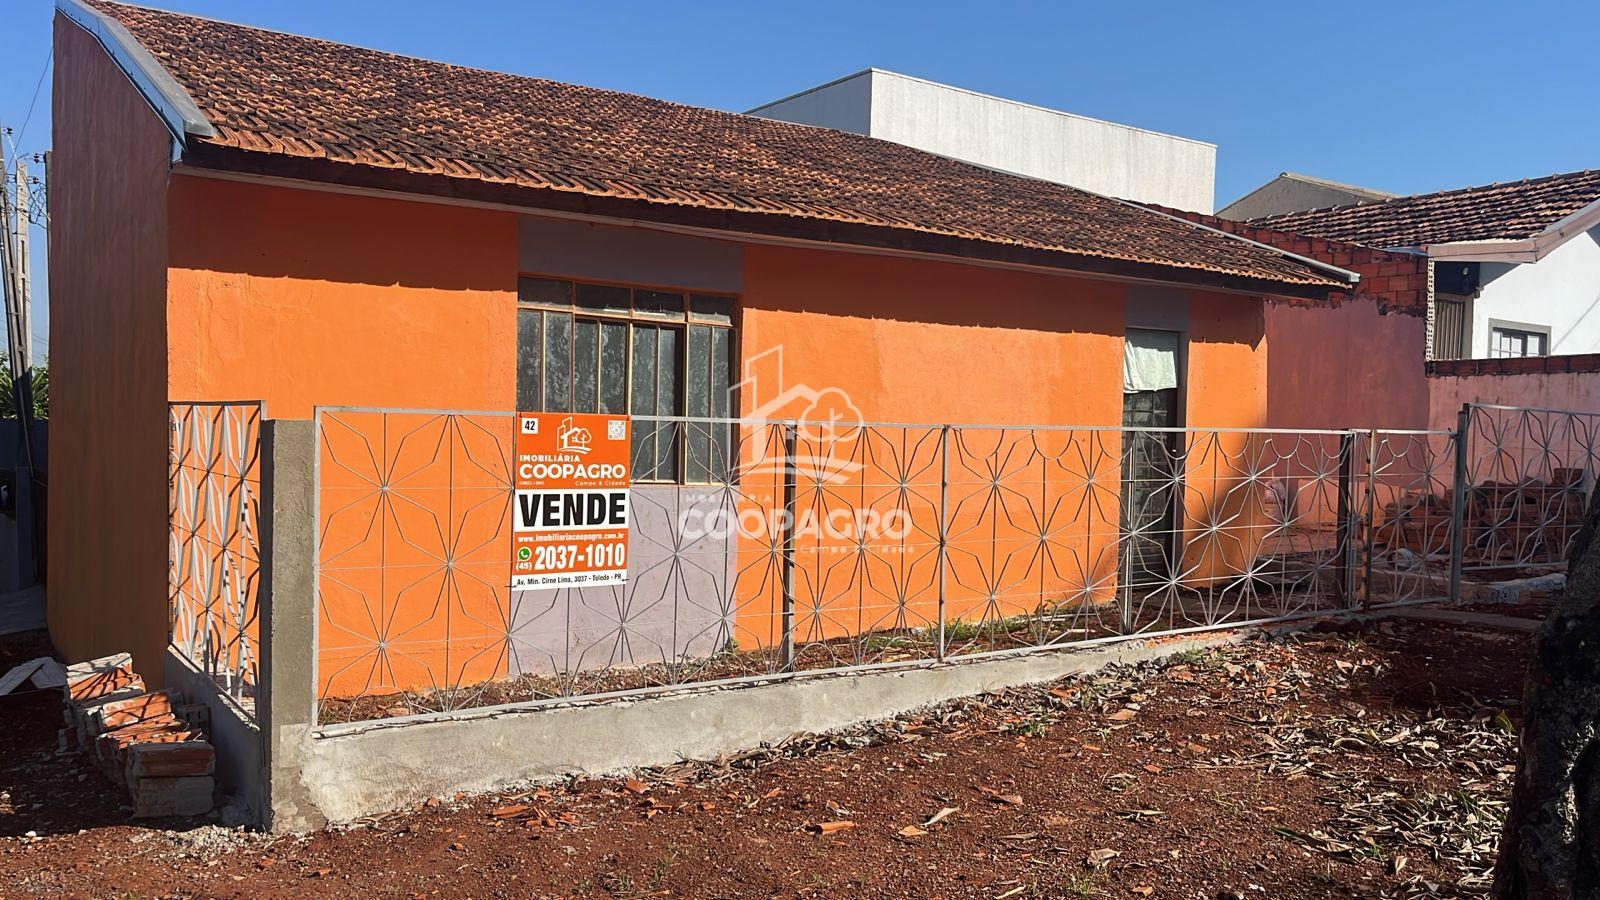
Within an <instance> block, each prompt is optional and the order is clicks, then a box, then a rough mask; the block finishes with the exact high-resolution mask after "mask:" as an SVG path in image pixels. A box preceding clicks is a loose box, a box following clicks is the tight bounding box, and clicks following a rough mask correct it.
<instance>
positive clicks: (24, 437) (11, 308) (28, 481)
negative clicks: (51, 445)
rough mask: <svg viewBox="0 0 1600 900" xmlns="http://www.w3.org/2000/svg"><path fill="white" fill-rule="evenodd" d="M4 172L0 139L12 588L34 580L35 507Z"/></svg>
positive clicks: (15, 226) (28, 393)
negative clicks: (13, 417) (12, 437)
mask: <svg viewBox="0 0 1600 900" xmlns="http://www.w3.org/2000/svg"><path fill="white" fill-rule="evenodd" d="M4 133H5V132H4V129H0V135H3V134H4ZM8 171H9V170H8V169H7V167H6V164H5V149H4V146H3V141H0V232H4V235H3V237H4V240H0V268H3V269H4V272H3V273H0V274H3V277H0V282H4V284H5V305H6V336H7V338H8V344H9V346H10V351H11V352H10V354H9V356H10V359H8V360H7V363H8V365H9V367H10V369H11V396H12V403H13V404H14V406H15V408H16V411H17V443H18V444H19V445H20V446H19V448H18V449H19V451H20V452H18V453H17V462H16V465H15V466H14V467H13V469H12V483H11V489H12V498H13V504H14V505H13V508H12V514H13V515H14V516H15V517H16V523H17V569H18V571H17V575H18V581H19V582H20V583H19V584H17V585H15V587H18V588H21V587H27V586H29V585H32V584H34V583H35V582H36V580H37V572H36V569H37V564H38V559H39V557H38V545H37V543H36V534H35V532H36V526H37V523H36V522H35V521H34V509H33V472H34V461H33V373H32V372H31V371H30V370H29V369H28V367H27V350H28V335H27V332H26V331H23V330H22V328H23V325H22V303H23V296H24V294H25V293H26V292H27V285H26V282H25V281H23V275H22V272H23V269H22V266H21V265H20V264H19V263H18V255H19V253H22V252H26V250H27V240H28V239H27V235H28V225H29V223H28V220H27V218H26V214H25V213H24V214H23V215H22V216H17V215H16V214H15V212H16V211H15V210H13V208H12V203H11V191H10V190H9V189H8V188H7V186H6V185H5V183H4V182H5V175H6V173H7V172H8ZM16 171H17V173H18V174H19V175H20V176H21V177H19V178H18V180H17V182H16V188H17V194H18V198H19V201H18V202H19V208H25V205H26V203H27V194H28V185H27V181H26V178H27V167H26V166H25V165H23V164H22V161H21V160H18V161H17V169H16ZM19 245H20V246H19ZM6 587H8V588H9V587H12V586H10V585H7V586H6Z"/></svg>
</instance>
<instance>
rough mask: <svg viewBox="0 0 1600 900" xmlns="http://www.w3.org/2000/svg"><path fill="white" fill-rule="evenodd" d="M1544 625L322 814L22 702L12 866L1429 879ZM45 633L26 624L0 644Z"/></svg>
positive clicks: (1452, 838) (1222, 893) (1507, 771)
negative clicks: (231, 797)
mask: <svg viewBox="0 0 1600 900" xmlns="http://www.w3.org/2000/svg"><path fill="white" fill-rule="evenodd" d="M1526 641H1527V637H1526V635H1523V634H1513V633H1509V632H1499V631H1491V630H1480V629H1451V628H1448V627H1445V626H1440V625H1436V624H1432V623H1429V624H1421V623H1403V622H1398V621H1396V622H1390V623H1384V624H1379V625H1369V626H1367V627H1366V628H1365V629H1364V630H1358V631H1347V632H1320V633H1307V634H1301V635H1298V636H1293V637H1289V638H1284V639H1277V640H1272V641H1252V642H1249V643H1246V644H1244V645H1241V646H1238V647H1233V648H1229V649H1226V650H1221V651H1208V652H1203V653H1188V654H1185V655H1183V656H1182V657H1181V658H1179V659H1177V660H1175V661H1173V662H1171V663H1169V664H1168V665H1166V666H1164V667H1156V666H1140V667H1130V668H1122V669H1118V670H1113V671H1110V672H1106V673H1103V674H1102V675H1100V676H1097V677H1095V678H1091V679H1087V680H1068V681H1063V682H1058V683H1056V684H1053V685H1048V686H1041V687H1038V688H1029V689H1021V690H1014V691H1008V692H1005V693H1002V694H999V695H993V696H989V697H985V698H980V699H975V700H968V701H961V702H958V703H955V704H951V705H948V706H945V707H942V708H940V709H937V710H933V711H930V712H926V713H924V714H920V715H915V716H909V717H904V718H902V719H900V720H897V721H895V722H891V723H882V724H879V725H875V726H872V727H868V728H862V729H859V730H856V731H853V732H849V733H845V734H838V735H828V736H796V737H795V738H792V739H790V740H789V741H786V742H784V743H783V744H782V745H780V746H777V747H770V748H764V749H763V750H760V751H756V752H752V753H747V754H742V755H740V756H737V757H733V758H726V759H721V760H712V761H707V762H685V763H683V764H679V765H676V766H672V767H668V768H665V769H661V770H657V771H653V772H644V773H638V776H637V778H636V779H628V780H615V779H574V780H572V781H571V782H569V783H567V784H564V785H553V786H549V787H546V788H542V789H539V790H536V791H532V792H526V793H521V794H509V795H498V796H493V797H468V798H456V799H454V800H445V801H443V802H434V803H431V804H424V805H423V806H421V807H419V808H417V809H415V810H408V811H405V812H402V813H397V814H393V815H389V816H385V817H381V818H378V819H375V820H373V821H369V822H364V823H360V824H358V825H356V826H353V827H349V828H345V829H340V830H330V831H324V832H321V833H317V834H313V835H309V836H306V837H301V838H283V839H278V840H267V839H265V838H263V837H261V836H257V835H250V834H246V833H242V832H239V831H236V830H229V829H225V828H223V827H221V826H219V825H216V824H207V823H196V822H168V823H155V824H132V823H130V822H129V821H128V820H127V819H126V810H125V809H123V808H120V807H119V804H118V802H117V799H116V796H115V794H114V793H113V791H112V790H111V789H110V787H109V786H108V785H107V784H106V783H105V782H104V781H103V780H101V776H100V775H99V774H98V772H97V771H96V770H94V769H92V768H91V767H89V766H88V765H87V764H85V763H83V762H82V761H81V760H79V759H78V758H77V757H76V756H70V755H69V756H57V755H56V754H55V752H54V750H55V725H56V720H57V717H58V716H59V712H58V708H57V706H56V705H55V704H54V702H52V701H50V700H48V699H42V698H41V699H35V700H32V701H20V702H13V703H12V704H11V705H10V706H8V707H5V708H3V709H0V714H3V715H4V717H5V721H6V727H5V728H4V729H0V835H3V836H4V837H3V840H0V895H4V896H36V895H47V896H100V897H107V896H118V897H121V896H141V897H142V896H160V897H166V896H175V897H244V896H252V897H253V896H278V897H281V896H291V895H293V896H297V897H307V898H309V897H347V896H363V895H379V896H401V897H434V896H439V897H453V896H480V897H569V896H570V897H704V898H734V897H830V898H831V897H941V898H955V897H982V898H994V900H998V898H1008V897H1015V898H1027V897H1072V896H1106V897H1202V898H1254V897H1262V898H1269V897H1271V898H1276V897H1304V898H1312V897H1317V898H1320V897H1382V896H1391V897H1411V896H1435V895H1437V896H1460V895H1470V894H1474V893H1478V892H1481V891H1482V889H1483V888H1484V887H1485V879H1484V875H1485V873H1486V872H1487V871H1488V868H1489V866H1490V865H1491V864H1492V860H1493V847H1494V843H1495V840H1496V833H1497V827H1498V823H1499V821H1500V818H1501V817H1502V815H1503V809H1504V800H1505V798H1506V797H1507V795H1508V790H1509V783H1510V776H1511V773H1512V763H1513V759H1514V749H1515V738H1514V737H1513V736H1512V735H1513V734H1514V731H1515V728H1516V727H1517V724H1518V722H1519V716H1518V709H1517V696H1518V694H1519V693H1520V683H1521V677H1522V669H1523V665H1524V663H1525V660H1526V649H1525V645H1526ZM46 646H47V645H46V644H45V643H44V641H43V638H42V636H40V635H38V634H34V635H27V636H14V637H12V638H5V639H0V666H5V665H9V664H11V663H12V662H14V661H17V660H20V659H25V658H28V657H29V656H32V655H37V652H38V651H39V650H40V649H42V648H44V647H46Z"/></svg>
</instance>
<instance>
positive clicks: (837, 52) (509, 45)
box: [0, 0, 1600, 346]
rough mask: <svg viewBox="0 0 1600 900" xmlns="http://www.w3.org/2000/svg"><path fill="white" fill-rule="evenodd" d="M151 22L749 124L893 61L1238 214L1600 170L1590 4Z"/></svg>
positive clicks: (32, 39)
mask: <svg viewBox="0 0 1600 900" xmlns="http://www.w3.org/2000/svg"><path fill="white" fill-rule="evenodd" d="M154 5H158V6H164V7H166V8H169V9H174V10H180V11H184V12H193V13H199V14H203V15H209V16H214V17H216V18H222V19H228V20H231V21H235V22H241V23H245V24H251V25H260V26H263V27H268V28H276V29H281V30H285V31H293V32H297V33H302V34H309V35H315V36H317V37H323V38H329V39H332V40H337V41H343V42H347V43H354V44H361V45H364V46H368V47H374V48H378V49H382V50H392V51H395V52H398V53H407V54H412V55H416V56H424V57H429V58H432V59H440V60H446V61H449V62H454V63H460V64H464V65H473V66H480V67H483V68H489V69H498V70H503V71H508V72H517V73H521V74H527V75H536V76H539V77H543V78H553V79H557V80H561V81H571V82H577V83H581V84H589V85H594V86H597V87H605V88H614V89H618V90H625V91H633V92H636V93H641V94H648V95H650V96H655V97H663V98H667V99H671V100H676V101H679V102H684V103H693V104H698V105H703V106H711V107H717V108H721V109H730V110H744V109H748V108H750V107H753V106H756V105H759V104H760V103H762V102H765V101H767V100H771V99H775V98H777V97H780V96H783V95H785V94H789V93H793V92H794V91H797V90H800V89H803V88H806V87H809V86H812V85H815V84H818V83H821V82H823V81H828V80H831V79H833V78H836V77H838V76H840V75H844V74H847V73H850V72H854V71H857V70H860V69H863V68H866V67H868V66H878V67H880V68H885V69H893V70H895V71H899V72H904V73H906V74H909V75H917V76H920V77H923V78H929V79H932V80H935V81H943V82H948V83H951V84H956V85H960V86H962V87H966V88H970V89H973V90H977V91H982V92H985V93H989V94H996V95H999V96H1003V97H1010V98H1014V99H1017V100H1023V101H1026V102H1029V103H1036V104H1039V105H1041V106H1048V107H1054V108H1057V109H1063V110H1067V111H1070V112H1075V113H1080V114H1083V115H1088V116H1095V117H1098V118H1104V119H1110V120H1113V121H1117V122H1124V123H1127V124H1130V125H1138V126H1141V127H1144V128H1151V129H1155V130H1158V131H1166V132H1171V133H1174V134H1180V135H1184V136H1187V137H1193V138H1198V139H1200V140H1205V141H1211V142H1213V143H1215V144H1217V145H1218V149H1217V191H1216V197H1217V205H1218V207H1219V208H1220V207H1221V206H1223V205H1225V204H1226V203H1228V202H1229V201H1231V200H1233V199H1235V198H1236V197H1238V196H1239V195H1241V194H1243V193H1245V192H1246V191H1248V190H1250V189H1251V188H1253V187H1255V186H1256V185H1258V184H1260V183H1261V182H1263V181H1266V180H1267V179H1269V178H1271V177H1272V176H1274V175H1276V174H1277V173H1278V172H1281V171H1284V170H1290V171H1296V172H1304V173H1307V174H1312V175H1317V176H1319V177H1323V178H1330V179H1334V180H1337V181H1346V182H1351V183H1354V184H1361V185H1367V186H1370V187H1375V188H1381V189H1385V190H1390V191H1396V192H1402V193H1415V192H1422V191H1431V190H1439V189H1443V188H1449V187H1459V186H1464V185H1469V184H1481V183H1486V182H1491V181H1508V180H1515V179H1518V178H1525V177H1533V176H1538V175H1547V174H1550V173H1552V172H1560V171H1570V170H1575V169H1584V168H1595V167H1600V109H1597V106H1600V103H1597V101H1595V100H1594V99H1592V95H1591V94H1590V93H1589V91H1588V88H1589V86H1590V85H1591V82H1592V79H1593V75H1592V72H1591V71H1589V69H1590V66H1589V65H1587V63H1588V62H1589V61H1590V60H1592V58H1593V48H1594V47H1596V46H1600V15H1596V14H1595V12H1594V9H1593V7H1592V5H1591V4H1588V3H1573V4H1554V3H1516V4H1512V3H1504V4H1501V3H1487V2H1452V3H1444V2H1407V0H1402V2H1388V3H1367V2H1348V3H1306V4H1288V3H1281V2H1278V3H1229V4H1220V3H1195V2H1192V0H1191V2H1173V3H1127V2H1123V3H1107V2H1104V0H1100V2H1095V3H1077V2H1071V3H1068V2H1053V3H1022V2H1008V0H987V2H983V3H971V2H968V3H953V2H943V0H920V2H873V0H869V2H861V0H854V2H833V0H826V2H808V3H804V4H798V3H772V2H766V3H761V2H749V0H743V2H724V0H713V2H688V0H679V2H666V3H662V2H653V3H647V2H606V0H584V2H571V0H564V2H513V0H452V2H448V3H440V2H438V0H382V2H379V0H270V2H269V0H158V2H156V3H155V4H154ZM6 6H7V11H6V22H7V26H8V27H7V31H8V32H9V34H8V41H7V44H8V47H7V52H5V53H0V122H3V123H4V124H5V125H6V126H9V127H11V128H12V129H16V130H19V134H18V135H17V136H16V138H19V139H20V140H17V143H16V148H15V149H17V150H20V151H22V152H24V153H31V152H36V151H38V150H42V149H44V148H46V147H47V146H48V145H49V139H50V116H49V112H50V109H49V92H50V83H49V79H48V77H47V78H46V79H45V81H44V83H43V87H42V89H41V90H40V91H39V94H38V100H37V102H36V103H34V108H33V112H32V115H31V117H30V116H29V115H28V108H29V105H30V103H31V102H33V101H32V98H33V96H34V86H35V85H36V84H38V83H39V76H40V74H41V72H42V71H43V70H44V67H45V64H46V58H47V55H48V53H49V49H50V18H51V16H52V14H53V4H52V3H51V2H48V0H7V2H6ZM25 119H26V120H27V128H26V131H25V132H23V131H20V129H21V127H22V123H23V121H24V120H25ZM12 150H13V148H12V147H10V146H8V147H7V151H8V155H10V153H11V152H12ZM43 243H44V242H43V241H42V240H40V239H39V238H38V237H37V236H36V238H35V244H36V246H38V247H41V248H42V246H43ZM37 267H39V268H42V260H41V261H40V262H39V263H38V264H37ZM42 294H43V290H42V287H41V288H36V298H38V299H36V303H38V300H40V299H42V296H41V295H42ZM44 313H45V311H43V310H41V311H39V312H36V313H35V315H36V323H35V330H36V331H37V332H39V333H40V335H41V336H42V335H43V333H44V332H45V330H46V329H47V327H48V324H47V323H48V316H47V314H44ZM35 346H39V342H38V341H35Z"/></svg>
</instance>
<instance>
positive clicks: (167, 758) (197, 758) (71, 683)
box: [57, 653, 216, 818]
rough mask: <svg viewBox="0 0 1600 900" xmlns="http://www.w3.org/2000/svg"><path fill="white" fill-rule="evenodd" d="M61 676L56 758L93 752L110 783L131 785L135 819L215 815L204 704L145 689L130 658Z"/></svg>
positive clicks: (78, 666) (105, 660)
mask: <svg viewBox="0 0 1600 900" xmlns="http://www.w3.org/2000/svg"><path fill="white" fill-rule="evenodd" d="M63 675H64V677H63V679H62V682H61V684H59V685H58V687H60V688H61V692H62V700H63V707H62V719H63V720H64V721H65V723H66V724H65V727H63V728H62V729H61V732H60V734H59V735H58V740H57V752H58V753H70V752H73V751H74V750H76V751H78V752H87V753H90V754H91V755H92V757H93V759H94V761H95V763H96V764H98V765H99V767H100V768H101V770H102V771H104V772H105V774H106V777H107V778H109V779H110V780H111V782H112V783H113V784H120V785H125V786H126V787H127V790H128V796H129V798H130V799H131V800H132V806H133V815H134V817H135V818H157V817H166V816H199V815H205V814H206V813H209V812H211V810H212V807H213V806H214V803H215V801H214V796H215V792H216V784H215V781H214V775H215V772H216V751H215V748H213V747H212V745H211V744H210V743H209V742H208V741H206V740H205V734H204V732H203V730H202V729H201V727H200V722H198V721H196V720H204V721H205V722H206V723H207V724H208V723H209V720H208V719H206V718H205V717H203V716H201V715H198V714H197V710H199V709H204V707H203V706H198V705H191V704H185V703H184V702H183V700H182V698H181V697H178V696H176V695H175V694H174V693H173V692H171V691H154V692H150V691H146V690H145V685H144V680H143V679H142V678H140V677H139V675H138V674H137V673H135V672H134V671H133V658H132V657H131V656H130V655H129V654H126V653H119V654H116V655H113V656H107V657H102V658H100V659H94V660H88V661H86V662H81V663H74V664H73V665H71V666H68V667H66V669H64V670H63ZM180 711H181V712H182V713H184V715H180V714H179V713H180Z"/></svg>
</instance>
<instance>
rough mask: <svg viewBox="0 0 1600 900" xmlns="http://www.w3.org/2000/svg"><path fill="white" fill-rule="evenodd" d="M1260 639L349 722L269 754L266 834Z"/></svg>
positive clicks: (1224, 636) (750, 743) (655, 761)
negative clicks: (271, 791) (270, 807)
mask: <svg viewBox="0 0 1600 900" xmlns="http://www.w3.org/2000/svg"><path fill="white" fill-rule="evenodd" d="M1252 633H1255V634H1259V633H1260V632H1259V631H1250V632H1247V631H1218V632H1210V633H1205V634H1199V635H1192V636H1188V637H1184V638H1167V639H1162V640H1149V641H1146V640H1134V641H1128V642H1124V643H1118V644H1111V645H1105V646H1101V647H1096V648H1089V649H1080V650H1060V651H1050V652H1041V653H1037V654H1033V655H1028V656H1015V657H1003V658H998V659H985V660H975V661H971V662H963V663H951V664H945V665H941V666H934V667H928V668H916V669H899V670H889V671H880V672H870V673H862V674H846V675H837V676H828V677H820V678H813V679H797V680H792V681H783V682H777V683H772V684H762V685H752V686H739V687H734V688H727V689H720V690H700V691H689V692H685V693H679V694H670V695H665V696H656V697H649V698H645V699H640V700H625V701H623V700H619V701H611V702H605V703H595V704H590V705H579V706H571V707H557V708H545V709H531V710H521V711H515V710H512V711H500V712H494V713H490V714H486V713H484V712H482V711H479V712H473V711H464V712H462V713H461V714H460V715H458V716H455V717H451V718H445V719H434V720H431V721H425V722H408V723H404V724H393V723H388V724H386V723H384V722H381V721H379V722H371V723H355V724H351V725H344V726H339V727H338V728H336V729H326V730H323V731H322V732H320V733H313V729H312V728H311V727H309V726H295V727H290V728H284V729H282V730H281V731H279V732H278V733H277V735H276V741H277V747H276V752H274V753H273V754H271V755H272V758H273V766H274V768H275V770H276V771H275V773H274V775H273V778H272V781H273V784H274V785H275V786H276V787H277V788H278V789H279V790H278V794H279V795H281V796H277V795H275V796H274V800H273V802H274V812H275V815H274V816H273V821H272V825H273V828H274V830H279V831H303V830H307V829H311V828H317V827H320V826H321V825H323V824H324V823H327V822H344V821H349V820H352V819H356V818H359V817H361V816H365V815H371V814H374V813H379V812H385V811H388V810H393V809H398V808H401V807H405V806H409V805H413V804H415V803H417V802H419V801H422V800H425V799H427V798H429V797H441V796H450V795H453V794H456V793H458V792H466V793H480V792H485V791H497V790H507V789H513V788H518V787H522V786H525V785H528V784H531V783H537V782H540V781H550V780H555V779H559V778H563V777H565V776H567V775H569V774H572V773H584V774H588V775H605V774H615V773H618V772H623V771H626V770H629V769H634V768H638V767H641V766H648V765H659V764H665V763H671V762H675V761H677V760H680V759H684V758H709V757H714V756H717V755H719V754H722V753H729V752H733V751H737V750H743V749H748V748H751V747H756V746H760V745H761V744H764V743H772V742H776V741H780V740H782V739H784V738H786V737H788V736H790V735H792V734H795V733H797V732H823V731H832V730H836V729H840V728H844V727H848V726H851V725H855V724H859V723H864V722H871V721H876V720H881V719H886V718H891V717H893V716H896V715H899V714H902V713H906V712H909V711H912V710H915V709H919V708H922V707H926V706H930V705H934V704H938V703H942V702H945V701H947V700H953V699H955V698H958V697H965V696H971V695H975V694H981V693H985V692H988V691H995V690H999V689H1002V688H1006V687H1012V686H1016V685H1023V684H1034V683H1039V682H1045V681H1052V680H1055V679H1057V678H1061V677H1063V676H1068V675H1081V674H1086V673H1091V672H1095V671H1097V670H1099V669H1102V668H1104V667H1106V666H1109V665H1113V664H1117V663H1134V662H1143V661H1147V660H1155V659H1161V658H1164V657H1167V656H1170V655H1172V654H1174V653H1179V652H1182V651H1184V650H1188V649H1193V648H1199V647H1211V646H1218V645H1222V644H1228V643H1234V642H1237V641H1239V640H1242V639H1243V638H1244V637H1246V636H1247V635H1249V634H1252Z"/></svg>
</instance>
